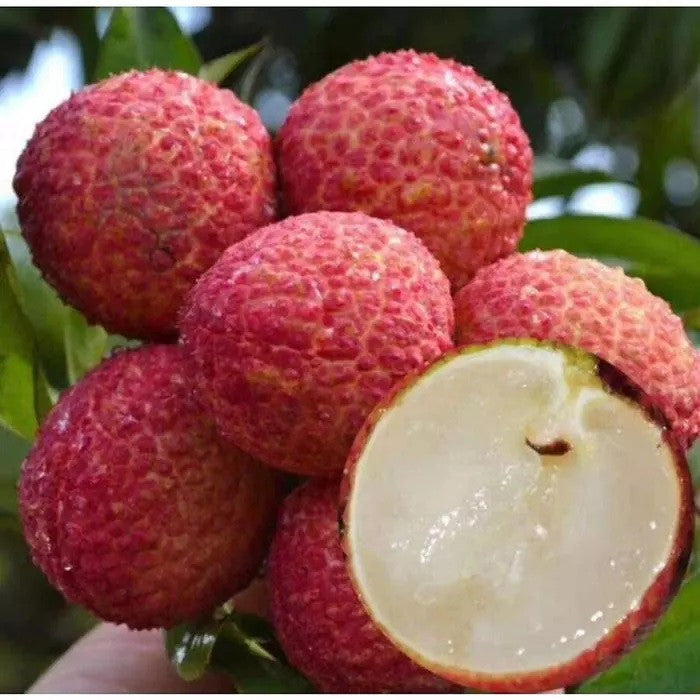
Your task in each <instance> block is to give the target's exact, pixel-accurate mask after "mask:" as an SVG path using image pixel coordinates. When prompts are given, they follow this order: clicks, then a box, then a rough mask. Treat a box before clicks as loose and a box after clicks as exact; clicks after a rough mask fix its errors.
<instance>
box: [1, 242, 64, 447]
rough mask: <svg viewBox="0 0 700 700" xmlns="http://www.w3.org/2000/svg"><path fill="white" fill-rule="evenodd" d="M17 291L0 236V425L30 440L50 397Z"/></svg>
mask: <svg viewBox="0 0 700 700" xmlns="http://www.w3.org/2000/svg"><path fill="white" fill-rule="evenodd" d="M18 291H19V290H18V284H17V280H16V277H15V273H14V269H13V267H12V261H11V259H10V255H9V253H8V251H7V247H6V246H5V242H4V239H3V238H0V424H2V425H4V426H5V427H6V428H9V429H10V430H12V431H14V432H15V433H17V434H18V435H19V436H21V437H23V438H26V439H28V440H31V439H32V438H33V437H34V434H35V433H36V430H37V427H38V425H39V423H40V422H41V419H42V418H43V417H44V415H45V414H46V412H47V410H48V408H49V407H50V405H51V402H52V400H51V396H50V393H49V386H48V383H47V381H46V377H45V375H44V371H43V369H42V368H41V365H40V361H39V357H38V351H37V345H36V341H35V339H34V335H33V332H32V329H31V326H30V324H29V322H28V320H27V318H26V316H25V315H24V312H23V311H22V307H21V305H20V303H19V301H18Z"/></svg>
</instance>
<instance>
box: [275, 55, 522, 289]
mask: <svg viewBox="0 0 700 700" xmlns="http://www.w3.org/2000/svg"><path fill="white" fill-rule="evenodd" d="M277 156H278V164H279V168H280V174H281V177H282V184H283V191H284V195H285V200H286V205H287V207H288V209H289V211H290V212H291V213H300V212H305V211H315V210H320V209H328V210H337V211H355V210H357V211H363V212H366V213H368V214H371V215H372V216H377V217H379V218H382V219H389V220H391V221H393V222H394V223H395V224H397V225H398V226H402V227H404V228H406V229H408V230H409V231H413V232H415V233H416V234H417V235H418V236H419V237H420V238H421V240H422V241H423V242H424V243H425V244H426V245H427V246H428V248H429V249H430V250H431V251H432V252H433V254H434V255H435V256H436V257H437V259H438V260H439V261H440V263H441V265H442V267H443V270H444V271H445V273H446V274H447V277H448V278H449V279H450V282H451V283H452V286H453V288H455V289H458V288H459V287H461V286H462V285H463V284H464V283H466V282H467V281H468V280H469V279H470V278H471V276H472V275H473V274H474V272H476V270H478V269H479V268H480V267H482V266H483V265H485V264H488V263H490V262H492V261H493V260H496V259H497V258H500V257H502V256H504V255H508V254H509V253H511V252H513V250H515V248H516V246H517V244H518V241H519V240H520V237H521V236H522V233H523V226H524V223H525V209H526V207H527V205H528V204H529V202H530V200H531V185H532V151H531V149H530V144H529V141H528V138H527V135H526V134H525V132H524V131H523V129H522V127H521V125H520V121H519V119H518V115H517V113H516V112H515V110H514V109H513V108H512V106H511V104H510V102H509V100H508V98H507V97H506V96H505V95H504V94H503V93H501V92H499V91H498V90H497V89H496V88H495V87H494V86H493V85H492V84H491V83H490V82H488V81H487V80H485V79H484V78H482V77H481V76H480V75H479V74H478V73H476V72H475V71H474V70H473V69H472V68H470V67H468V66H464V65H461V64H459V63H456V62H455V61H451V60H444V59H440V58H438V57H437V56H434V55H432V54H418V53H415V52H414V51H398V52H396V53H389V54H381V55H380V56H377V57H372V58H368V59H366V60H364V61H355V62H353V63H350V64H348V65H346V66H343V67H342V68H340V69H338V70H337V71H335V72H334V73H331V74H330V75H328V76H326V77H325V78H323V79H322V80H320V81H319V82H317V83H315V84H314V85H312V86H311V87H309V88H308V89H307V90H306V91H305V92H304V94H303V95H302V96H301V98H300V99H299V100H297V102H296V103H295V104H294V105H293V106H292V108H291V110H290V113H289V116H288V117H287V120H286V122H285V124H284V126H283V127H282V129H281V130H280V133H279V136H278V140H277Z"/></svg>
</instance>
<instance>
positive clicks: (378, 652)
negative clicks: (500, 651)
mask: <svg viewBox="0 0 700 700" xmlns="http://www.w3.org/2000/svg"><path fill="white" fill-rule="evenodd" d="M268 580H269V586H270V607H271V614H272V622H273V625H274V627H275V630H276V632H277V637H278V639H279V642H280V644H281V645H282V648H283V650H284V652H285V654H286V656H287V658H288V660H289V661H290V663H291V664H292V665H293V666H295V667H296V668H297V669H299V671H301V672H302V673H303V674H304V675H306V676H307V677H308V679H309V680H310V681H311V682H312V683H313V684H314V685H315V686H316V687H317V688H318V689H319V690H320V691H322V692H324V693H446V692H458V691H459V690H461V689H458V688H456V687H455V686H453V685H451V684H449V683H448V682H447V681H444V680H442V679H440V678H438V677H437V676H434V675H433V674H431V673H429V672H428V671H425V670H424V669H422V668H420V667H419V666H416V665H415V664H414V663H413V662H412V661H410V660H409V659H408V658H407V657H406V656H404V655H403V654H402V653H401V652H400V651H398V650H397V649H396V648H395V647H394V646H393V645H392V644H391V643H390V642H389V641H388V640H387V639H386V637H384V635H383V634H382V633H381V632H380V631H379V630H378V629H377V627H376V626H375V625H374V623H373V622H372V621H371V620H370V619H369V617H368V616H367V614H366V613H365V611H364V608H363V607H362V604H361V603H360V600H359V598H358V597H357V594H356V593H355V591H354V589H353V587H352V585H351V583H350V578H349V576H348V572H347V569H346V566H345V555H344V554H343V551H342V548H341V545H340V533H339V531H338V484H337V483H333V482H324V481H317V482H313V481H311V482H307V483H306V484H305V485H303V486H301V487H300V488H298V489H297V490H296V491H294V492H293V493H292V494H291V495H290V496H288V497H287V499H286V501H285V503H284V505H283V506H282V511H281V513H280V518H279V522H278V526H277V532H276V534H275V537H274V539H273V543H272V548H271V550H270V558H269V562H268Z"/></svg>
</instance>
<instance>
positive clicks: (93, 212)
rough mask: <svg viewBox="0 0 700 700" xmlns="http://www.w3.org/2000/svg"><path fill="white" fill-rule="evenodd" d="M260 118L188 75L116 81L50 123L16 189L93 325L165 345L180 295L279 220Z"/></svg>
mask: <svg viewBox="0 0 700 700" xmlns="http://www.w3.org/2000/svg"><path fill="white" fill-rule="evenodd" d="M275 179H276V176H275V168H274V162H273V157H272V147H271V141H270V137H269V135H268V134H267V132H266V131H265V128H264V126H263V124H262V122H261V121H260V118H259V117H258V115H257V114H256V112H254V111H253V110H252V109H251V108H250V107H248V106H247V105H245V104H243V103H242V102H240V101H239V100H238V99H237V98H236V97H235V96H234V95H233V93H232V92H230V91H228V90H222V89H219V88H218V87H216V86H215V85H213V84H210V83H207V82H205V81H203V80H200V79H198V78H194V77H192V76H188V75H185V74H184V73H175V72H166V71H162V70H149V71H146V72H137V71H132V72H129V73H125V74H122V75H117V76H114V77H111V78H109V79H107V80H105V81H103V82H100V83H98V84H96V85H92V86H89V87H87V88H85V89H83V90H81V91H80V92H78V93H76V94H74V95H73V96H72V97H71V98H70V99H69V100H67V101H66V102H64V103H63V104H61V105H60V106H59V107H57V108H56V109H54V110H53V111H52V112H51V113H50V114H49V116H48V117H47V118H46V119H45V120H44V121H43V122H41V123H40V124H39V125H38V126H37V128H36V131H35V133H34V135H33V136H32V138H31V140H30V141H29V143H28V145H27V147H26V149H25V151H24V153H23V154H22V156H21V157H20V159H19V162H18V165H17V174H16V176H15V180H14V187H15V191H16V192H17V196H18V198H19V204H18V215H19V219H20V223H21V225H22V232H23V234H24V236H25V237H26V239H27V241H28V243H29V245H30V247H31V250H32V254H33V257H34V262H35V263H36V265H37V266H38V267H39V268H40V269H41V271H42V272H43V274H44V276H45V277H46V279H47V280H48V281H49V282H50V283H51V284H52V285H54V287H55V288H56V289H57V290H58V292H59V293H60V295H61V296H62V297H63V299H64V300H65V301H67V302H68V303H70V304H72V305H73V306H75V307H76V308H78V309H79V310H80V311H82V312H83V313H84V314H85V315H86V316H87V318H88V319H89V320H90V321H91V322H94V323H100V324H102V325H103V326H105V327H106V328H107V329H108V330H110V331H113V332H116V333H121V334H123V335H125V336H129V337H136V338H142V339H156V340H163V339H170V338H171V337H174V335H175V326H176V317H177V310H178V308H179V306H180V304H181V302H182V299H183V296H184V294H185V292H186V291H187V290H188V289H189V288H190V287H191V286H192V284H193V283H194V281H195V280H196V279H197V278H198V277H199V275H200V274H201V273H202V272H204V270H206V269H207V268H208V267H209V266H210V265H211V264H212V263H213V262H214V261H215V260H216V259H217V258H218V257H219V255H220V254H221V252H222V251H223V250H224V249H225V248H227V247H228V246H229V245H230V244H232V243H234V242H236V241H238V240H240V239H241V238H243V237H244V236H246V235H247V234H248V233H250V232H251V231H252V230H253V229H256V228H258V227H259V226H262V225H264V224H266V223H268V222H270V221H272V220H274V218H275V214H276V212H275V207H276V201H275V200H276V192H275Z"/></svg>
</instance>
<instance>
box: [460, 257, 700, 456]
mask: <svg viewBox="0 0 700 700" xmlns="http://www.w3.org/2000/svg"><path fill="white" fill-rule="evenodd" d="M455 318H456V337H457V343H458V344H474V343H487V342H489V341H491V340H495V339H497V338H525V337H531V338H536V339H537V340H549V341H556V342H560V343H565V344H569V345H574V346H576V347H579V348H581V349H583V350H586V351H587V352H590V353H593V354H595V355H597V356H598V357H601V358H602V359H604V360H606V361H607V362H609V363H610V364H612V365H614V366H615V367H617V369H619V370H620V371H621V372H623V373H624V374H626V375H627V376H629V377H630V379H631V380H632V381H633V382H635V383H636V384H637V385H639V387H640V388H641V389H642V390H643V391H644V392H645V393H646V394H647V395H648V397H649V399H650V400H651V401H652V402H653V403H655V404H656V405H657V406H658V408H659V409H661V411H662V412H663V413H664V415H665V416H666V418H667V420H668V421H669V423H670V425H671V427H672V429H673V431H674V433H675V435H676V437H677V439H678V441H679V443H680V444H681V445H682V446H683V447H686V448H687V447H690V445H691V444H692V443H693V441H694V440H695V438H697V436H698V435H699V434H700V364H699V363H698V362H697V361H696V360H695V350H694V349H693V346H692V344H691V342H690V340H689V339H688V336H687V335H686V333H685V330H684V328H683V323H682V322H681V320H680V319H679V318H678V317H677V316H676V315H675V314H674V313H673V312H672V311H671V308H670V307H669V305H668V304H667V303H666V302H665V301H664V300H662V299H659V298H658V297H656V296H654V295H653V294H652V293H651V292H649V291H648V290H647V289H646V287H645V285H644V283H643V282H642V281H641V280H639V279H635V278H631V277H628V276H627V275H625V274H624V272H623V271H622V269H620V268H611V267H608V266H607V265H604V264H602V263H600V262H597V261H595V260H589V259H585V258H578V257H576V256H574V255H571V254H570V253H567V252H565V251H563V250H554V251H548V252H542V251H533V252H530V253H525V254H516V255H512V256H510V257H508V258H506V259H504V260H500V261H498V262H496V263H494V264H493V265H490V266H489V267H486V268H483V269H482V270H480V271H479V272H478V273H477V274H476V276H475V277H474V279H473V280H472V281H471V282H470V283H469V284H468V285H467V286H465V287H464V288H463V289H461V290H460V291H459V292H458V293H457V295H456V296H455Z"/></svg>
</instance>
